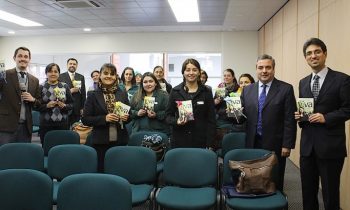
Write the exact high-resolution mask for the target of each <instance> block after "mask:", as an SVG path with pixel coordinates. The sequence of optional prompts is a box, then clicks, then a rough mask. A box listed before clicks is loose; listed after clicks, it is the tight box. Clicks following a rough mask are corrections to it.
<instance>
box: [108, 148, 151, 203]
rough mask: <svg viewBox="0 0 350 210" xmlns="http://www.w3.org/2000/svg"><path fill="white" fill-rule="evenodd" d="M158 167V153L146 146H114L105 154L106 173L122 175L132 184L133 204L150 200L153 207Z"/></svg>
mask: <svg viewBox="0 0 350 210" xmlns="http://www.w3.org/2000/svg"><path fill="white" fill-rule="evenodd" d="M156 167H157V162H156V155H155V154H154V152H153V151H152V150H151V149H149V148H146V147H140V146H119V147H112V148H110V149H109V150H108V151H107V152H106V155H105V167H104V170H105V173H107V174H114V175H118V176H121V177H123V178H125V179H126V180H128V181H129V183H130V184H131V192H132V204H133V206H137V205H140V204H143V203H145V202H146V201H147V200H148V201H150V202H149V207H150V209H152V208H153V205H152V202H153V197H154V196H153V195H154V191H155V188H154V184H155V182H156V179H157V174H156Z"/></svg>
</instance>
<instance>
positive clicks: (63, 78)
mask: <svg viewBox="0 0 350 210" xmlns="http://www.w3.org/2000/svg"><path fill="white" fill-rule="evenodd" d="M74 79H75V80H77V81H81V88H80V91H79V92H77V93H73V94H72V96H73V101H74V103H73V114H74V115H80V110H81V109H83V108H84V104H85V100H86V89H85V78H84V76H83V75H81V74H79V73H77V72H75V74H74ZM59 81H60V82H64V83H66V84H67V85H68V87H69V88H73V84H72V81H71V79H70V76H69V74H68V72H65V73H62V74H60V77H59Z"/></svg>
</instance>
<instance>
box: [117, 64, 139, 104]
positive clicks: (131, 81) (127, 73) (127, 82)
mask: <svg viewBox="0 0 350 210" xmlns="http://www.w3.org/2000/svg"><path fill="white" fill-rule="evenodd" d="M121 80H122V82H123V84H121V86H122V87H123V88H125V90H126V92H127V93H128V99H129V101H130V100H131V97H132V96H133V95H134V94H135V93H136V92H137V90H138V89H139V86H138V85H137V84H136V75H135V71H134V69H133V68H131V67H125V69H124V71H123V73H122V76H121Z"/></svg>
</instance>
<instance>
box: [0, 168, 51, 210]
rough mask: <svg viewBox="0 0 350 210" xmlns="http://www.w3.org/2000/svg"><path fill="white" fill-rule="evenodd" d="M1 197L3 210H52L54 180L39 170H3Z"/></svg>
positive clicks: (0, 179) (0, 177)
mask: <svg viewBox="0 0 350 210" xmlns="http://www.w3.org/2000/svg"><path fill="white" fill-rule="evenodd" d="M0 195H1V196H0V209H3V210H18V209H35V210H52V180H51V179H50V177H49V176H48V175H47V174H45V173H43V172H40V171H37V170H32V169H6V170H1V171H0Z"/></svg>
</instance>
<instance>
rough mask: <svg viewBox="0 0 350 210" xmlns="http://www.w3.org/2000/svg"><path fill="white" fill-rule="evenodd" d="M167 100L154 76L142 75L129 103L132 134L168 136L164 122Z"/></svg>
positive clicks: (149, 74)
mask: <svg viewBox="0 0 350 210" xmlns="http://www.w3.org/2000/svg"><path fill="white" fill-rule="evenodd" d="M168 100H169V96H168V94H167V93H166V92H165V91H162V90H161V87H160V84H159V82H158V80H157V78H156V77H155V76H154V74H152V73H151V72H146V73H144V74H143V75H142V77H141V83H140V88H139V90H138V91H137V92H136V93H135V94H134V96H133V97H132V98H131V101H130V104H131V118H132V119H133V122H132V132H133V133H134V132H138V131H158V132H162V133H165V134H167V135H169V132H170V129H169V126H168V125H167V124H166V122H165V110H166V108H167V106H168Z"/></svg>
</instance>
